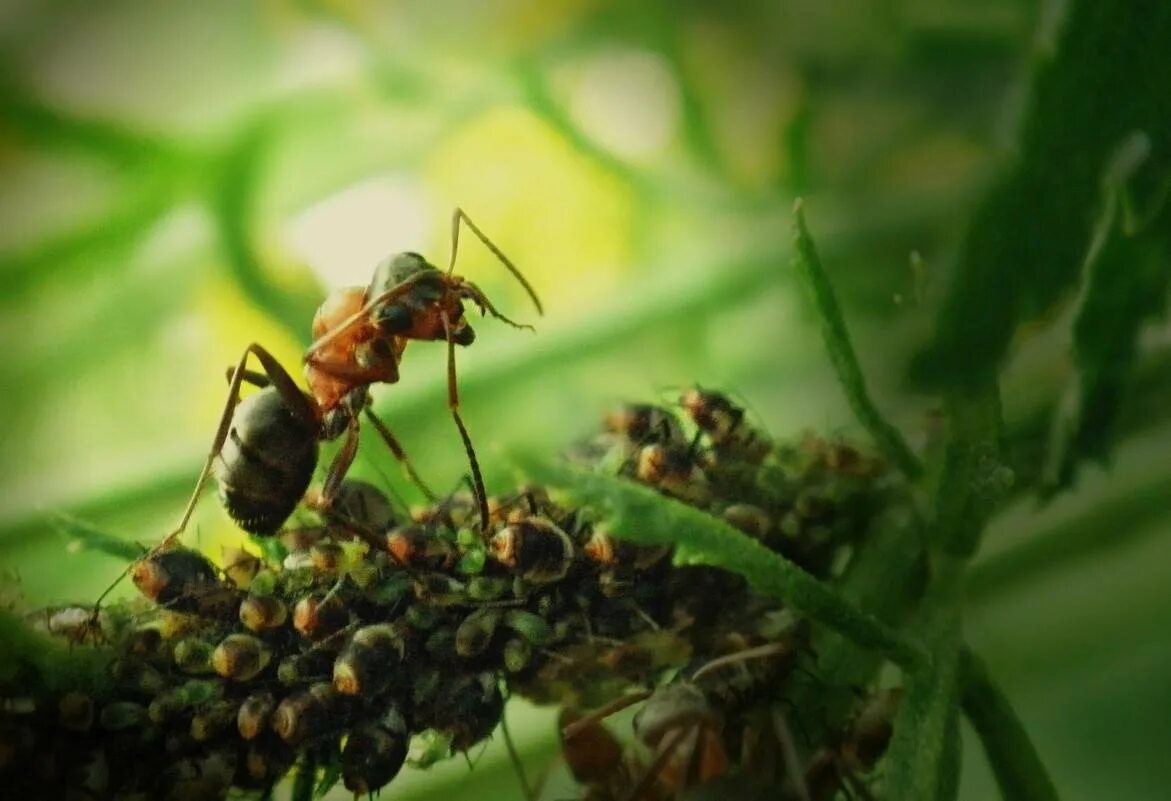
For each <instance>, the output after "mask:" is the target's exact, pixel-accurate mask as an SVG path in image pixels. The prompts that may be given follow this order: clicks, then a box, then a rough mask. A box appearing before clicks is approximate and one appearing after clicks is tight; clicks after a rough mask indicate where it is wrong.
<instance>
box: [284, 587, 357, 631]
mask: <svg viewBox="0 0 1171 801" xmlns="http://www.w3.org/2000/svg"><path fill="white" fill-rule="evenodd" d="M349 622H350V613H349V611H348V610H347V609H346V605H345V604H344V603H343V602H342V600H341V599H340V598H338V597H337V596H336V595H329V594H326V595H309V596H306V597H304V598H302V599H301V600H300V601H298V602H297V605H296V606H295V607H293V628H295V629H296V630H297V631H299V632H300V633H301V636H303V637H306V638H307V639H310V640H320V639H323V638H325V637H328V636H329V635H331V634H333V633H335V632H337V631H339V630H341V629H342V628H344V627H345V626H346V625H347V624H348V623H349Z"/></svg>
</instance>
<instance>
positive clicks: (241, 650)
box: [211, 634, 272, 681]
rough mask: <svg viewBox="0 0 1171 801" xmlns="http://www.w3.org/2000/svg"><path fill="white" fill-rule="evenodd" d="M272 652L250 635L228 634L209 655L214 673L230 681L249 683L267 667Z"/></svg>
mask: <svg viewBox="0 0 1171 801" xmlns="http://www.w3.org/2000/svg"><path fill="white" fill-rule="evenodd" d="M270 659H272V651H271V650H270V649H269V647H268V646H267V645H265V644H264V642H262V641H261V640H259V639H257V638H256V637H253V636H252V635H251V634H229V635H228V636H227V637H226V638H225V639H224V640H223V642H221V643H220V644H219V645H217V646H216V649H215V652H214V653H212V655H211V665H212V667H213V668H215V672H216V673H218V674H220V675H221V676H223V677H224V678H225V679H230V680H232V681H251V680H252V679H254V678H256V676H257V675H259V673H260V671H262V670H264V669H265V668H266V667H268V663H269V660H270Z"/></svg>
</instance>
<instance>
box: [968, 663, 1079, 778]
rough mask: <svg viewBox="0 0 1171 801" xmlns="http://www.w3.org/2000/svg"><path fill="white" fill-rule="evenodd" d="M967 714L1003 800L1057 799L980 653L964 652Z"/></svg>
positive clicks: (1029, 743)
mask: <svg viewBox="0 0 1171 801" xmlns="http://www.w3.org/2000/svg"><path fill="white" fill-rule="evenodd" d="M962 677H963V694H962V703H963V709H964V714H965V715H966V716H967V718H968V721H969V722H970V723H971V724H972V728H974V729H975V730H976V734H977V735H979V737H980V742H981V743H983V745H984V753H985V754H986V755H987V757H988V763H989V765H991V767H992V773H993V774H994V775H995V776H996V782H997V784H998V785H999V786H1000V793H1001V796H1002V797H1003V798H1004V801H1057V790H1056V788H1054V786H1053V781H1052V779H1050V778H1049V774H1048V772H1047V771H1046V770H1045V766H1044V765H1043V764H1042V763H1041V759H1040V757H1039V756H1038V755H1037V749H1036V747H1035V746H1034V745H1033V742H1032V740H1030V739H1029V735H1028V733H1027V732H1026V731H1025V728H1024V726H1023V725H1022V724H1021V721H1020V718H1018V717H1017V715H1016V712H1014V711H1013V708H1012V704H1010V703H1009V701H1008V698H1007V697H1005V695H1004V693H1003V692H1002V691H1001V689H1000V688H999V687H998V686H997V685H996V683H995V682H993V680H992V677H991V676H990V675H989V674H988V668H987V666H986V665H985V664H984V662H983V660H981V659H980V658H979V657H978V656H976V655H975V654H974V653H972V652H971V651H970V650H967V649H965V650H964V652H963V655H962Z"/></svg>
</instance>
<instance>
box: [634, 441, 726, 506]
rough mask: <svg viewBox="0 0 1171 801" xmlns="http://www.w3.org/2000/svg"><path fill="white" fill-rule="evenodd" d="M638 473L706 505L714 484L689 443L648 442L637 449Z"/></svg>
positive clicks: (641, 478) (653, 483)
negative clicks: (665, 443)
mask: <svg viewBox="0 0 1171 801" xmlns="http://www.w3.org/2000/svg"><path fill="white" fill-rule="evenodd" d="M634 472H635V475H636V476H637V477H638V480H639V481H642V482H644V483H646V484H650V485H651V486H653V487H657V488H658V489H660V490H662V491H663V492H665V493H667V494H668V495H673V496H675V497H676V498H679V499H680V500H684V501H687V502H688V503H691V504H695V505H696V506H705V505H707V503H708V502H709V501H711V499H712V489H711V485H710V484H709V483H708V479H707V476H706V475H705V474H704V472H703V470H702V468H701V467H700V465H699V461H698V454H697V453H696V451H695V448H694V447H692V446H689V445H659V444H657V443H656V444H653V445H647V446H645V447H644V448H642V449H641V450H640V451H639V452H638V456H637V460H636V464H635V471H634Z"/></svg>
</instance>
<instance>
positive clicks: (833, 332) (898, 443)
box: [793, 200, 923, 478]
mask: <svg viewBox="0 0 1171 801" xmlns="http://www.w3.org/2000/svg"><path fill="white" fill-rule="evenodd" d="M793 265H794V267H796V269H797V273H798V274H799V275H800V276H801V281H802V282H803V283H804V284H805V289H806V291H807V293H808V294H809V298H810V300H812V301H813V305H814V308H815V309H816V310H817V317H818V320H819V321H820V322H821V336H822V339H823V340H824V341H825V348H826V352H827V353H828V354H829V358H830V362H831V363H832V364H833V366H834V371H835V372H836V373H837V375H838V381H840V382H841V384H842V390H843V391H844V392H845V394H846V400H847V401H848V402H849V404H850V408H851V409H852V410H853V412H854V415H855V416H856V417H857V418H858V422H860V423H861V424H862V426H863V427H864V428H865V429H866V430H867V431H868V432H870V436H872V437H874V441H875V442H876V443H877V444H878V447H879V448H880V449H881V450H882V452H883V453H885V454H886V456H887V458H889V459H890V460H891V461H892V462H894V464H895V465H897V466H898V468H899V469H900V470H902V471H903V473H905V474H906V475H907V477H909V478H917V477H919V476H920V475H922V473H923V465H922V464H920V462H919V459H918V458H917V457H916V456H915V454H914V452H913V451H912V450H911V448H910V446H909V445H907V442H906V440H904V439H903V435H902V434H901V433H899V430H898V429H897V428H895V427H894V426H893V425H892V424H891V423H890V422H889V421H887V420H886V418H884V417H883V416H882V413H881V412H879V411H878V407H877V406H875V405H874V401H873V400H872V399H871V397H870V392H869V390H867V388H866V377H865V376H864V375H863V374H862V368H861V366H860V365H859V364H858V357H857V355H856V354H855V353H854V346H853V344H852V343H851V342H850V332H849V331H848V330H847V329H846V321H845V319H844V318H843V317H842V310H841V307H840V306H839V305H838V299H837V296H836V294H835V293H834V288H833V285H832V284H831V283H830V281H829V278H828V277H827V276H826V274H825V270H824V269H823V268H822V266H821V257H820V256H818V254H817V248H816V247H815V246H814V244H813V238H812V237H811V236H810V235H809V229H808V228H807V227H806V226H805V214H804V212H803V210H802V202H801V201H800V200H798V201H797V202H796V203H795V204H794V206H793Z"/></svg>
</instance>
